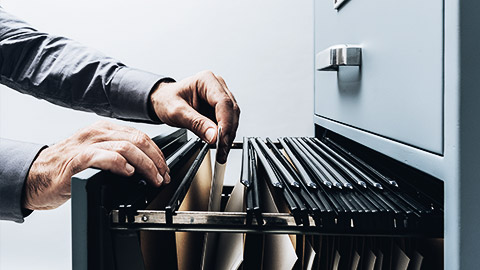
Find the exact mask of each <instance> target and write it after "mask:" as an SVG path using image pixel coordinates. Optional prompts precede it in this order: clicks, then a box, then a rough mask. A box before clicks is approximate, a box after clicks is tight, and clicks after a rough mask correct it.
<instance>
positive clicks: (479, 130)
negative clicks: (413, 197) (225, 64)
mask: <svg viewBox="0 0 480 270" xmlns="http://www.w3.org/2000/svg"><path fill="white" fill-rule="evenodd" d="M340 2H343V3H340ZM314 3H315V57H316V61H315V115H314V122H315V124H316V125H317V126H319V127H322V128H325V129H328V130H331V131H333V132H336V133H338V134H341V135H342V136H345V137H347V138H349V139H352V140H354V141H356V142H359V143H361V144H363V145H365V146H367V147H369V148H371V149H373V150H376V151H378V152H380V153H382V154H385V155H386V156H389V157H392V158H394V159H396V160H398V161H400V162H402V163H405V164H407V165H409V166H412V167H415V168H417V169H419V170H421V171H423V172H426V173H427V174H430V175H432V176H434V177H436V178H438V179H441V180H443V181H444V182H445V224H444V225H445V233H444V237H445V256H444V257H445V268H446V269H476V268H478V264H479V263H480V258H479V257H478V255H479V254H480V253H479V250H480V230H479V229H478V228H480V210H478V209H480V204H479V203H478V198H477V196H478V194H480V179H479V178H480V177H479V175H480V169H479V168H480V166H479V165H478V163H479V162H480V157H479V152H480V143H479V140H478V139H479V138H480V125H479V124H478V122H479V121H478V120H477V119H478V117H479V116H480V106H478V103H479V102H480V79H479V78H480V67H479V65H478V63H480V51H479V48H480V42H479V41H480V30H479V29H480V16H479V15H478V14H480V3H479V2H478V1H466V0H462V1H461V0H444V1H436V0H430V1H413V0H405V1H381V0H372V1H360V0H350V1H346V0H345V1H339V0H331V1H330V0H315V1H314ZM331 46H334V47H331Z"/></svg>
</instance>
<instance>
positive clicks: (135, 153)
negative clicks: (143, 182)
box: [92, 141, 170, 186]
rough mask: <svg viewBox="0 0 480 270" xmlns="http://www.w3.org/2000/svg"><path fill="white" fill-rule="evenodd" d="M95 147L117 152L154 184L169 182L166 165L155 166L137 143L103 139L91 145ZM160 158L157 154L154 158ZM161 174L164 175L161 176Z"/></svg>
mask: <svg viewBox="0 0 480 270" xmlns="http://www.w3.org/2000/svg"><path fill="white" fill-rule="evenodd" d="M92 146H93V147H95V148H98V149H103V150H107V151H110V152H114V153H118V154H119V155H120V156H121V157H122V158H123V159H125V160H126V162H128V163H127V164H131V165H133V167H135V170H136V171H137V172H138V173H140V174H142V175H143V176H145V177H146V178H147V180H148V181H149V182H150V183H152V184H153V185H155V186H160V185H161V184H162V183H163V182H165V183H169V182H170V176H169V175H168V173H167V172H166V171H167V166H166V165H165V162H163V165H161V166H160V168H158V167H157V165H156V164H155V162H154V161H153V159H152V157H151V156H148V155H147V154H146V153H145V152H144V151H142V150H141V149H140V148H139V147H137V145H135V144H133V143H131V142H128V141H105V142H100V143H96V144H94V145H92ZM158 158H160V156H159V155H158V154H157V156H156V157H155V159H158ZM126 166H127V167H128V165H126ZM162 175H165V177H163V176H162Z"/></svg>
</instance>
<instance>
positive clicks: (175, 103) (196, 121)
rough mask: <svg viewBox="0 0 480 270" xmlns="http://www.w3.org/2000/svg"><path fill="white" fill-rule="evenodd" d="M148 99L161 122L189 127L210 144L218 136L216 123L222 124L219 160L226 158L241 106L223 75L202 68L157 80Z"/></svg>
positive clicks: (222, 160) (221, 161) (224, 160)
mask: <svg viewBox="0 0 480 270" xmlns="http://www.w3.org/2000/svg"><path fill="white" fill-rule="evenodd" d="M150 101H151V104H152V106H153V109H154V110H155V113H156V114H157V116H158V118H160V120H161V121H162V122H164V123H166V124H168V125H171V126H176V127H184V128H188V129H190V130H191V131H193V132H194V133H195V134H196V135H197V136H198V137H200V138H202V139H203V140H204V141H206V142H208V143H210V144H212V143H214V142H216V140H217V129H218V127H217V124H216V123H218V125H219V126H221V127H222V134H221V137H222V138H221V140H220V141H219V150H218V151H219V156H218V158H219V160H218V161H219V162H220V163H225V162H226V160H227V156H228V152H229V151H230V147H231V145H232V143H233V140H234V139H235V135H236V133H237V128H238V119H239V117H240V108H239V107H238V105H237V102H236V101H235V98H234V97H233V95H232V93H231V92H230V90H228V87H227V85H226V84H225V81H224V80H223V79H222V77H220V76H217V75H215V74H213V73H212V72H210V71H204V72H200V73H198V74H196V75H194V76H192V77H189V78H186V79H183V80H181V81H179V82H174V83H160V85H159V86H158V87H157V89H155V90H154V91H153V92H152V94H151V95H150Z"/></svg>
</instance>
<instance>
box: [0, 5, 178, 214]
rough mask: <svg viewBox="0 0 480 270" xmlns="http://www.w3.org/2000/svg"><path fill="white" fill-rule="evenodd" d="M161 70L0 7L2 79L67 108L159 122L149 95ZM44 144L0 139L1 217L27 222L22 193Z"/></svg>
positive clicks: (0, 81) (159, 77)
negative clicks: (129, 62)
mask: <svg viewBox="0 0 480 270" xmlns="http://www.w3.org/2000/svg"><path fill="white" fill-rule="evenodd" d="M162 80H169V81H170V80H172V79H170V78H164V77H162V76H160V75H156V74H152V73H149V72H145V71H142V70H138V69H134V68H130V67H127V66H125V65H124V64H122V63H121V62H119V61H117V60H115V59H112V58H109V57H107V56H105V55H103V54H102V53H100V52H98V51H95V50H93V49H91V48H88V47H85V46H83V45H81V44H79V43H77V42H75V41H73V40H70V39H67V38H64V37H59V36H54V35H49V34H46V33H42V32H39V31H37V30H36V29H34V28H32V27H31V26H30V25H28V24H27V23H25V22H24V21H22V20H20V19H18V18H16V17H14V16H12V15H11V14H9V13H7V12H5V10H4V9H3V8H1V7H0V83H1V84H4V85H6V86H8V87H10V88H12V89H15V90H17V91H19V92H21V93H24V94H29V95H32V96H35V97H37V98H40V99H45V100H47V101H49V102H52V103H54V104H57V105H61V106H64V107H68V108H72V109H76V110H83V111H88V112H94V113H97V114H99V115H102V116H108V117H114V118H120V119H126V120H131V121H141V122H151V123H159V120H158V118H157V117H156V115H155V113H153V112H151V111H150V110H149V105H148V97H149V94H150V92H151V91H152V89H153V88H154V86H155V85H156V84H157V83H159V82H160V81H162ZM42 147H43V146H42V145H34V144H28V143H20V142H15V141H10V140H4V139H2V140H1V144H0V219H6V220H13V221H16V222H22V221H23V215H22V209H21V195H22V189H23V185H24V182H25V179H26V176H27V174H28V170H29V168H30V166H31V164H32V162H33V160H34V159H35V157H36V155H37V154H38V152H39V151H40V150H41V148H42Z"/></svg>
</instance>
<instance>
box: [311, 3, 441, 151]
mask: <svg viewBox="0 0 480 270" xmlns="http://www.w3.org/2000/svg"><path fill="white" fill-rule="evenodd" d="M338 44H355V45H361V47H362V66H361V67H360V68H359V67H340V68H339V70H338V71H315V114H317V115H319V116H321V117H324V118H327V119H331V120H334V121H337V122H341V123H343V124H347V125H350V126H353V127H356V128H359V129H362V130H365V131H368V132H371V133H374V134H378V135H381V136H383V137H387V138H390V139H393V140H396V141H399V142H402V143H406V144H408V145H412V146H415V147H418V148H421V149H424V150H428V151H431V152H434V153H438V154H442V153H443V1H435V0H431V1H414V0H403V1H398V0H393V1H384V0H369V1H361V0H351V1H348V2H347V3H346V5H345V6H344V7H343V8H342V9H340V10H339V11H336V10H335V9H333V6H332V1H327V0H316V1H315V53H318V52H320V51H322V50H324V49H326V48H328V47H330V46H332V45H338Z"/></svg>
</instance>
